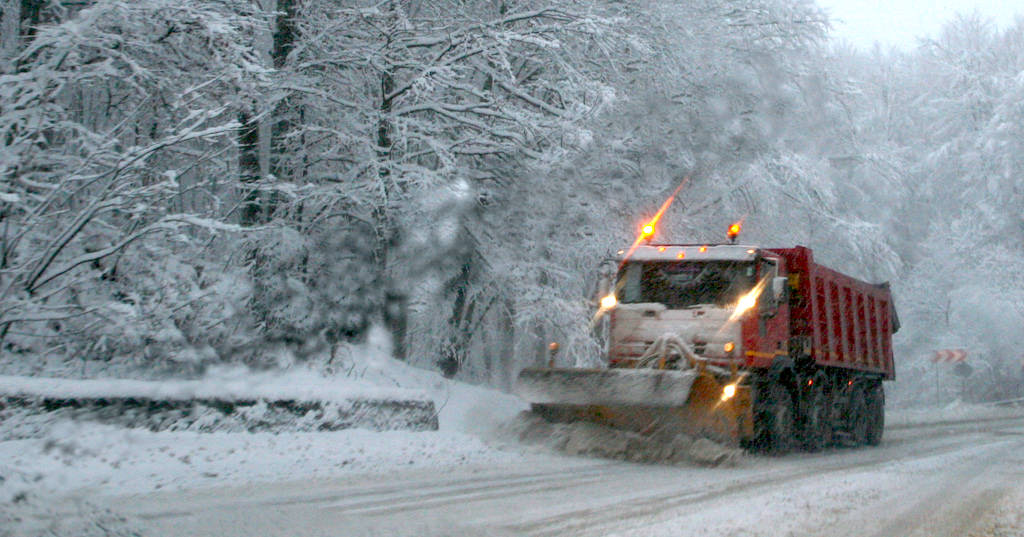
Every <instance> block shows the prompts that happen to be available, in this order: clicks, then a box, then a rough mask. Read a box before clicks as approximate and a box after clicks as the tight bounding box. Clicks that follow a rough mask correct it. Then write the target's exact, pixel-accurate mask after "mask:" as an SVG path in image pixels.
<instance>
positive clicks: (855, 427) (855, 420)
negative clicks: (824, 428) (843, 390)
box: [847, 383, 871, 446]
mask: <svg viewBox="0 0 1024 537" xmlns="http://www.w3.org/2000/svg"><path fill="white" fill-rule="evenodd" d="M851 389H852V390H853V392H852V393H851V394H850V408H849V413H848V414H847V418H848V423H849V431H850V438H851V440H852V441H853V445H855V446H863V445H864V444H866V443H867V441H868V428H869V427H870V425H871V419H870V416H869V410H868V398H867V393H865V390H864V386H863V385H862V384H859V383H857V384H854V385H853V387H852V388H851Z"/></svg>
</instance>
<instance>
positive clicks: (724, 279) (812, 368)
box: [515, 226, 899, 453]
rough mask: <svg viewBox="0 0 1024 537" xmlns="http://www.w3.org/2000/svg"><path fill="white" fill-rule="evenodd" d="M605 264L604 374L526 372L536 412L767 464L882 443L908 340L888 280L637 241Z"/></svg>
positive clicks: (753, 251)
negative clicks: (777, 458)
mask: <svg viewBox="0 0 1024 537" xmlns="http://www.w3.org/2000/svg"><path fill="white" fill-rule="evenodd" d="M734 227H736V226H734ZM737 233H738V228H736V229H730V233H729V235H730V238H731V239H733V242H735V235H736V234H737ZM607 266H608V267H609V269H608V270H606V271H605V274H606V276H605V277H604V278H603V280H602V281H603V283H602V284H601V285H600V286H601V287H602V289H601V290H600V293H599V296H600V295H603V298H602V299H601V300H600V310H598V313H597V316H599V317H601V320H600V321H599V323H600V324H599V326H603V330H604V331H605V334H606V336H605V338H604V339H605V341H606V347H605V355H606V356H605V359H606V363H607V367H602V368H594V369H584V368H560V367H553V363H552V364H549V366H550V367H531V368H527V369H524V370H523V371H522V372H521V373H520V375H519V377H518V378H517V381H516V385H515V391H516V392H517V393H518V394H519V395H520V396H522V397H523V398H524V399H526V400H527V401H528V402H530V403H531V411H532V412H533V413H535V414H537V415H539V416H541V417H543V418H544V419H546V420H548V421H551V422H574V421H587V422H594V423H598V424H602V425H606V426H611V427H616V428H620V429H627V430H630V431H633V432H637V433H641V434H645V435H654V434H658V433H662V434H664V433H668V434H670V435H674V434H688V435H692V436H696V437H706V438H710V439H712V440H715V441H718V442H721V443H724V444H727V445H737V446H743V447H746V448H748V449H752V450H756V451H763V452H770V453H785V452H788V451H791V450H794V449H804V450H807V451H817V450H820V449H822V448H824V447H826V446H829V445H833V444H842V445H877V444H879V443H880V442H881V439H882V431H883V428H884V423H885V417H884V416H885V415H884V407H885V394H884V390H883V387H882V381H884V380H892V379H894V378H895V369H894V366H893V353H892V335H893V333H895V332H896V331H897V330H898V329H899V321H898V319H897V316H896V312H895V309H894V307H893V302H892V297H891V294H890V291H889V285H888V284H887V283H883V284H871V283H867V282H864V281H861V280H858V279H855V278H852V277H850V276H847V275H844V274H841V273H840V272H837V271H835V270H832V269H829V268H827V267H825V266H822V265H820V264H817V263H815V261H814V256H813V254H812V252H811V250H810V249H809V248H806V247H803V246H796V247H794V248H760V247H757V246H744V245H737V244H734V243H730V244H639V241H638V244H636V245H634V246H633V248H631V249H630V250H629V251H620V252H619V255H618V258H617V259H613V260H610V261H609V263H608V265H607ZM595 318H597V317H595Z"/></svg>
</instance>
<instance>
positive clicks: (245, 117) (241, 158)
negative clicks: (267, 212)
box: [238, 111, 263, 226]
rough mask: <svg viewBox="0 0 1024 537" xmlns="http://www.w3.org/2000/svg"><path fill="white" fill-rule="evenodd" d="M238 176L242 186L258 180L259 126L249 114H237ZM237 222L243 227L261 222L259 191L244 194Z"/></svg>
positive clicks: (250, 190) (249, 191)
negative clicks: (238, 127) (239, 126)
mask: <svg viewBox="0 0 1024 537" xmlns="http://www.w3.org/2000/svg"><path fill="white" fill-rule="evenodd" d="M238 123H239V124H240V125H241V128H240V129H239V130H238V174H239V179H240V180H241V182H242V184H245V185H253V186H255V185H254V183H256V182H257V181H259V180H260V125H259V121H256V120H254V119H253V117H252V114H250V113H249V112H245V111H242V112H239V113H238ZM244 196H245V198H244V200H243V205H242V210H241V215H240V217H239V220H240V222H241V224H242V225H243V226H254V225H258V224H260V223H262V222H263V218H262V215H263V207H262V204H261V203H260V198H261V196H260V193H259V190H256V189H255V188H250V189H249V190H248V191H247V192H246V193H245V194H244Z"/></svg>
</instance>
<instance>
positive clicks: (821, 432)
mask: <svg viewBox="0 0 1024 537" xmlns="http://www.w3.org/2000/svg"><path fill="white" fill-rule="evenodd" d="M810 382H811V383H810V384H809V385H805V386H803V388H804V392H803V401H802V403H803V405H802V406H803V412H802V416H801V420H800V441H801V444H802V445H803V448H804V449H805V450H807V451H811V452H814V451H820V450H821V449H822V448H824V447H826V446H829V445H830V444H832V417H831V409H832V405H831V403H830V402H829V397H828V391H827V389H828V377H827V376H826V375H825V374H823V373H818V374H817V375H815V376H814V377H813V378H812V379H811V381H810Z"/></svg>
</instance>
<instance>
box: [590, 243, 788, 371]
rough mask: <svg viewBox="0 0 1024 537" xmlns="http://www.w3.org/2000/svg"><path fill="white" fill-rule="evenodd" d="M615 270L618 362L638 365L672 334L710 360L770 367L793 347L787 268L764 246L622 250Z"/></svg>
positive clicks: (611, 341)
mask: <svg viewBox="0 0 1024 537" xmlns="http://www.w3.org/2000/svg"><path fill="white" fill-rule="evenodd" d="M612 262H613V263H614V264H615V266H616V267H617V268H616V270H615V271H614V272H611V271H608V280H607V283H606V284H605V285H604V286H603V287H604V288H605V290H606V292H607V293H609V294H612V295H614V296H615V297H616V302H617V304H616V307H615V308H614V309H612V310H610V311H609V315H608V323H609V326H608V328H609V330H608V335H609V336H608V359H609V365H610V366H612V367H635V366H636V365H637V364H636V361H637V360H638V359H639V358H640V357H641V356H642V355H643V353H644V352H645V351H646V350H647V349H648V348H650V347H651V345H652V344H653V343H654V342H655V341H656V340H657V339H658V338H659V337H662V336H664V335H666V334H671V335H673V336H675V337H677V338H679V339H680V340H681V341H682V342H684V343H685V344H686V345H688V346H689V347H690V348H691V349H692V351H693V352H694V353H695V354H697V355H698V356H700V357H701V358H704V359H707V360H708V363H711V364H714V365H718V366H724V367H731V366H738V367H767V366H768V365H770V364H771V362H772V360H773V359H774V358H775V357H776V356H780V355H782V356H784V355H787V354H788V352H789V341H788V336H789V307H788V303H787V300H786V282H787V278H786V266H785V260H784V259H782V258H781V257H780V256H778V255H776V254H773V253H772V252H769V251H767V250H763V249H761V248H758V247H756V246H746V245H733V244H728V245H725V244H718V245H707V244H696V245H695V244H655V245H641V246H637V247H636V248H635V249H634V250H633V251H632V252H630V253H628V255H627V252H625V251H623V252H620V254H619V257H618V259H614V260H612Z"/></svg>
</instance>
